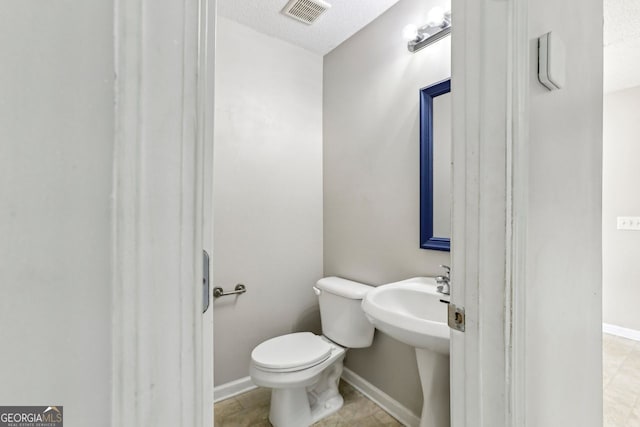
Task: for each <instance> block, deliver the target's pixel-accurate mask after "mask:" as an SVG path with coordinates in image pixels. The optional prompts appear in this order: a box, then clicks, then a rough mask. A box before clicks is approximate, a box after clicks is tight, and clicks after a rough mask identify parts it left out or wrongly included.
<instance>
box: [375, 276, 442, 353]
mask: <svg viewBox="0 0 640 427" xmlns="http://www.w3.org/2000/svg"><path fill="white" fill-rule="evenodd" d="M436 287H437V284H436V280H435V279H434V278H432V277H415V278H412V279H407V280H403V281H401V282H394V283H389V284H388V285H382V286H378V287H377V288H375V289H373V290H371V291H369V293H367V295H366V296H365V298H364V300H363V301H362V310H363V311H364V312H365V314H366V316H367V318H368V319H369V321H370V322H371V323H373V325H374V326H375V327H376V328H377V329H379V330H380V331H382V332H384V333H386V334H387V335H389V336H391V337H393V338H395V339H396V340H398V341H400V342H403V343H405V344H408V345H410V346H413V347H416V348H421V349H428V350H431V351H435V352H437V353H440V354H445V355H448V354H449V326H448V325H447V304H445V303H443V302H441V301H440V300H446V301H448V300H449V296H448V295H443V294H441V293H438V292H437V291H436Z"/></svg>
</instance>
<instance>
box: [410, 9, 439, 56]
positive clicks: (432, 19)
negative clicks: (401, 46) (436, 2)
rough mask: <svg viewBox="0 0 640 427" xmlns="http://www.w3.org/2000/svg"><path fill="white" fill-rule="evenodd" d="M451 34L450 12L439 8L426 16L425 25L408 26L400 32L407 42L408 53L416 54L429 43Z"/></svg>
mask: <svg viewBox="0 0 640 427" xmlns="http://www.w3.org/2000/svg"><path fill="white" fill-rule="evenodd" d="M449 33H451V12H450V11H449V12H445V10H444V9H442V8H441V7H434V8H433V9H431V10H430V11H429V14H428V15H427V23H426V25H423V26H422V27H420V28H418V27H417V26H416V25H413V24H409V25H407V26H406V27H404V29H403V30H402V37H403V38H404V39H405V40H406V41H407V49H409V52H416V51H418V50H420V49H422V48H423V47H425V46H428V45H430V44H431V43H434V42H437V41H438V40H440V39H441V38H443V37H445V36H446V35H447V34H449Z"/></svg>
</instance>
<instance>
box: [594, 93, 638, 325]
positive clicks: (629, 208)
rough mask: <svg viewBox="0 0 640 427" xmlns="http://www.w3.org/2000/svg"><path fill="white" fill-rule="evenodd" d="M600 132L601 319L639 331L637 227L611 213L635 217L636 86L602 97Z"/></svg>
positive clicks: (636, 179)
mask: <svg viewBox="0 0 640 427" xmlns="http://www.w3.org/2000/svg"><path fill="white" fill-rule="evenodd" d="M603 135H604V141H603V152H604V154H603V156H604V158H603V162H602V164H603V171H602V173H603V176H602V180H603V189H602V260H603V265H602V269H603V271H602V273H603V280H602V285H603V289H602V291H603V295H602V302H603V320H604V323H609V324H613V325H617V326H622V327H624V328H630V329H635V330H640V310H638V301H640V263H639V262H638V259H640V232H638V231H628V230H617V229H616V217H618V216H640V197H638V190H637V187H636V186H637V184H638V182H640V168H638V159H639V158H640V144H639V143H638V135H640V87H634V88H631V89H625V90H621V91H618V92H613V93H609V94H607V95H605V96H604V129H603Z"/></svg>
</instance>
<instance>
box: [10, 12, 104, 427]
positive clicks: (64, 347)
mask: <svg viewBox="0 0 640 427" xmlns="http://www.w3.org/2000/svg"><path fill="white" fill-rule="evenodd" d="M112 16H113V2H112V1H109V0H107V1H100V2H86V1H80V0H68V1H45V2H42V1H33V0H24V1H4V2H2V13H0V51H1V52H2V57H3V63H2V67H0V197H1V199H2V207H1V208H0V288H1V289H2V298H0V325H2V327H0V342H2V343H3V344H2V356H0V378H2V387H1V389H0V402H2V404H3V405H49V404H51V405H63V406H64V409H65V425H69V426H85V425H96V423H97V424H100V425H108V424H109V420H110V413H111V405H110V400H111V384H110V376H111V346H110V336H111V329H110V324H111V311H110V309H111V305H110V298H111V290H110V289H111V277H110V274H111V273H110V267H111V226H110V196H111V180H112V171H111V167H112V150H113V106H114V92H113V83H114V71H113V70H114V64H113V18H112ZM96 420H99V421H96Z"/></svg>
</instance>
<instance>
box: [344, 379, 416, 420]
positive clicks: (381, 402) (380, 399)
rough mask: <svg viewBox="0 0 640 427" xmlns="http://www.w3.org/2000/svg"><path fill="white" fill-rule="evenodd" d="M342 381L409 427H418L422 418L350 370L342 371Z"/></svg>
mask: <svg viewBox="0 0 640 427" xmlns="http://www.w3.org/2000/svg"><path fill="white" fill-rule="evenodd" d="M342 379H343V380H344V381H346V382H347V383H349V384H350V385H352V386H353V388H355V389H356V390H358V391H359V392H360V393H362V394H364V395H365V396H366V397H368V398H369V399H371V400H372V401H374V402H375V403H376V404H377V405H378V406H380V407H381V408H382V409H384V410H385V411H387V412H388V413H389V414H391V416H393V417H394V418H395V419H397V420H398V421H400V422H401V423H402V424H404V425H405V426H408V427H418V426H419V425H420V417H418V416H416V414H414V413H413V412H411V411H410V410H409V409H407V408H406V407H405V406H403V405H402V404H401V403H400V402H398V401H397V400H395V399H393V398H392V397H391V396H389V395H388V394H386V393H385V392H383V391H382V390H380V389H379V388H377V387H376V386H374V385H373V384H371V383H370V382H369V381H367V380H365V379H364V378H362V377H361V376H360V375H358V374H356V373H355V372H353V371H352V370H351V369H349V368H344V370H343V371H342Z"/></svg>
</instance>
